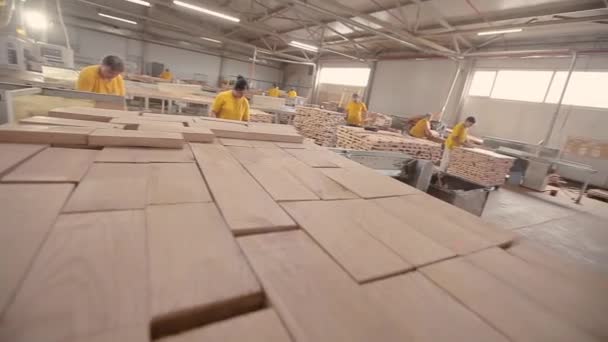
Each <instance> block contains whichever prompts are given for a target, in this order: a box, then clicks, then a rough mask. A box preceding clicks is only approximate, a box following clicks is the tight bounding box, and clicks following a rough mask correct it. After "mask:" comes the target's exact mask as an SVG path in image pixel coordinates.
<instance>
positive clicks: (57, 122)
mask: <svg viewBox="0 0 608 342" xmlns="http://www.w3.org/2000/svg"><path fill="white" fill-rule="evenodd" d="M19 123H21V124H27V125H47V126H74V127H93V128H118V129H124V128H125V125H122V124H117V123H108V122H99V121H88V120H75V119H64V118H54V117H52V116H32V117H29V118H25V119H21V120H19Z"/></svg>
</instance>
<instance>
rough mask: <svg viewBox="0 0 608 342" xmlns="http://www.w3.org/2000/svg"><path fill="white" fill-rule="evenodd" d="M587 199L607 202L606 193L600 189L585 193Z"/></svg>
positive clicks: (607, 193) (607, 195) (607, 196)
mask: <svg viewBox="0 0 608 342" xmlns="http://www.w3.org/2000/svg"><path fill="white" fill-rule="evenodd" d="M587 197H589V198H596V199H599V200H603V201H608V191H607V190H601V189H591V190H589V191H587Z"/></svg>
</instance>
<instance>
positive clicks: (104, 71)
mask: <svg viewBox="0 0 608 342" xmlns="http://www.w3.org/2000/svg"><path fill="white" fill-rule="evenodd" d="M123 71H125V64H124V63H123V61H122V59H120V57H118V56H111V55H110V56H105V57H104V58H103V60H102V61H101V66H100V67H99V74H100V75H101V77H102V78H105V79H106V80H111V79H113V78H114V77H116V76H118V75H120V74H121V73H122V72H123Z"/></svg>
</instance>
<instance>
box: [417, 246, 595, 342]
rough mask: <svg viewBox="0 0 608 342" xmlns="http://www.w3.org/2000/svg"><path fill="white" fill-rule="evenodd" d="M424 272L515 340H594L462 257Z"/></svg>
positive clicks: (535, 341)
mask: <svg viewBox="0 0 608 342" xmlns="http://www.w3.org/2000/svg"><path fill="white" fill-rule="evenodd" d="M421 272H422V273H423V274H424V275H425V276H427V277H429V278H430V279H431V280H432V281H433V282H434V283H435V284H437V285H439V286H440V287H441V288H443V289H444V290H446V291H447V292H449V293H450V294H451V295H452V296H454V298H456V300H458V301H459V302H460V303H462V304H464V305H465V306H466V307H468V308H469V309H470V310H472V311H474V312H476V313H477V314H478V315H479V316H481V317H483V319H484V320H485V321H486V322H488V323H489V324H491V325H492V326H493V327H495V328H496V329H498V330H499V331H501V332H502V333H503V334H505V335H506V336H507V337H509V338H510V339H511V340H513V341H526V342H527V341H529V342H544V341H547V342H550V341H551V342H557V341H564V342H565V341H568V342H571V341H594V339H593V338H591V337H590V336H589V335H587V334H585V333H583V332H582V331H580V330H578V329H576V328H574V327H573V326H572V325H570V323H569V322H566V321H564V320H562V319H560V318H559V317H558V316H556V315H555V314H553V313H551V312H550V311H549V310H548V309H545V308H543V307H541V306H539V305H537V304H536V303H535V302H533V301H532V300H531V299H530V298H529V297H527V296H524V295H523V294H521V293H519V292H518V291H517V290H515V289H514V288H512V287H510V286H509V285H507V284H505V283H503V282H501V281H500V280H498V279H497V278H495V277H494V276H492V275H490V274H489V273H487V272H485V271H483V270H482V269H480V268H477V267H475V266H473V265H472V264H470V263H468V262H467V261H465V260H464V259H462V258H456V259H451V260H447V261H443V262H440V263H437V264H433V265H430V266H427V267H423V268H422V269H421Z"/></svg>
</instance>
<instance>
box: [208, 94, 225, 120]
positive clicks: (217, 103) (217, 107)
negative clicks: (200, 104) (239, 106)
mask: <svg viewBox="0 0 608 342" xmlns="http://www.w3.org/2000/svg"><path fill="white" fill-rule="evenodd" d="M223 106H224V99H223V97H221V96H217V97H216V98H215V100H213V105H212V106H211V113H213V116H214V117H216V118H219V117H220V112H221V111H222V107H223Z"/></svg>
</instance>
